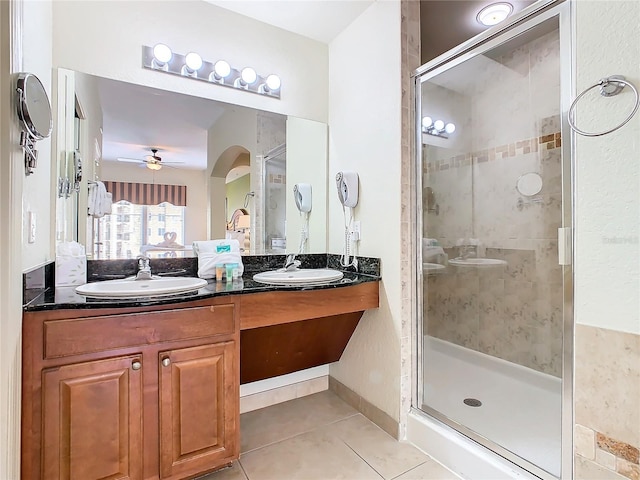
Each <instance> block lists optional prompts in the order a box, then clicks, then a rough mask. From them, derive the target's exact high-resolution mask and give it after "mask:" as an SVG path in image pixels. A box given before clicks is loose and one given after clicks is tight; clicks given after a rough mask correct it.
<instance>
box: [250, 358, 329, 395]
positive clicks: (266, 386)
mask: <svg viewBox="0 0 640 480" xmlns="http://www.w3.org/2000/svg"><path fill="white" fill-rule="evenodd" d="M325 375H329V365H320V366H319V367H313V368H308V369H306V370H300V371H299V372H293V373H289V374H287V375H281V376H279V377H274V378H267V379H266V380H259V381H257V382H252V383H245V384H244V385H240V398H242V397H246V396H247V395H255V394H256V393H260V392H266V391H267V390H273V389H274V388H280V387H285V386H287V385H293V384H294V383H300V382H304V381H305V380H311V379H313V378H318V377H323V376H325Z"/></svg>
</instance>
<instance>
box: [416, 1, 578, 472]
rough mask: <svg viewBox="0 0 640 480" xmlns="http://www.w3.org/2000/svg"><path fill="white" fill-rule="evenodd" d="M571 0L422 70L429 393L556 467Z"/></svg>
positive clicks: (567, 348)
mask: <svg viewBox="0 0 640 480" xmlns="http://www.w3.org/2000/svg"><path fill="white" fill-rule="evenodd" d="M539 3H540V2H539ZM549 6H550V5H549V3H548V4H547V7H549ZM568 8H569V7H568V5H560V6H555V7H553V8H546V9H542V10H541V9H540V8H537V9H536V8H533V9H530V10H529V11H528V12H527V11H525V12H523V14H521V16H520V18H519V19H515V20H513V21H511V23H510V24H509V25H508V28H505V29H503V31H502V32H497V33H495V34H492V35H489V34H487V35H485V36H484V37H483V38H482V39H480V40H477V41H473V40H472V41H470V42H468V45H462V46H461V47H460V48H459V49H458V50H457V51H454V52H452V54H451V55H446V54H445V55H443V56H442V57H439V58H438V59H435V60H434V61H433V62H431V63H429V64H427V65H425V66H424V67H422V68H421V69H419V71H418V74H417V77H416V83H415V89H416V90H415V94H416V105H417V110H416V123H417V125H416V133H417V142H416V147H417V152H416V153H417V157H418V158H417V160H418V161H417V165H418V167H417V171H416V179H415V180H416V182H415V184H416V186H417V191H416V194H417V195H416V197H417V204H418V205H417V206H416V224H417V227H416V229H417V232H416V234H417V237H418V242H417V244H418V245H419V248H418V250H419V251H417V252H416V257H417V264H418V266H419V267H418V273H417V288H418V292H417V298H418V305H417V312H418V326H417V332H418V337H419V341H418V343H419V347H418V359H419V360H418V366H417V370H418V371H417V374H416V377H417V385H416V387H417V388H416V394H415V398H414V402H415V404H414V406H415V408H417V409H419V410H421V411H422V412H424V413H425V414H427V415H429V416H431V417H433V418H435V419H437V420H438V421H440V422H443V423H445V424H446V425H447V426H449V427H452V428H454V429H455V430H457V431H458V432H460V433H462V434H464V435H466V436H467V437H469V438H471V439H472V440H474V441H475V442H477V443H479V444H481V445H482V446H484V447H486V448H488V449H490V450H492V451H493V452H495V453H496V454H498V455H500V456H502V457H503V458H505V459H507V460H508V461H510V462H513V463H515V464H517V465H519V466H520V467H522V468H524V469H525V470H527V471H529V472H531V473H533V474H534V475H536V476H538V477H540V478H543V479H550V478H558V477H560V476H561V474H562V470H563V468H564V469H566V468H570V466H567V465H566V462H563V461H562V453H561V452H563V448H562V444H563V434H564V436H565V437H566V436H567V435H568V436H570V435H571V426H570V421H571V411H570V407H569V406H570V405H571V403H570V400H571V399H570V398H568V399H567V395H568V396H569V397H570V391H571V390H570V386H571V381H572V380H571V373H570V372H571V362H570V360H569V361H568V359H570V358H571V334H572V327H571V324H572V311H571V310H572V309H571V302H572V293H571V292H572V282H571V270H570V266H569V265H568V263H569V260H568V255H569V253H568V252H566V251H564V248H560V249H559V239H560V247H564V245H565V244H566V241H567V239H569V241H570V234H569V232H570V229H569V228H567V227H571V205H572V202H571V182H570V179H571V162H570V158H571V157H570V149H569V145H568V144H569V143H570V142H569V141H568V138H569V134H568V131H567V127H566V122H565V119H566V115H565V114H564V112H566V104H567V100H568V98H569V94H570V93H571V92H570V91H567V88H568V82H567V79H568V78H569V77H570V74H571V72H570V70H567V65H570V50H569V49H568V48H567V47H566V45H569V44H570V42H569V39H568V37H567V30H566V27H567V25H568V19H567V16H568V13H569V12H568ZM536 10H538V11H536ZM445 57H446V58H445ZM569 250H570V249H569ZM420 267H421V268H420ZM563 390H564V393H563ZM567 428H568V431H567ZM564 441H565V442H566V441H570V440H569V439H568V438H565V439H564ZM569 450H571V449H570V448H569ZM569 453H570V452H569ZM563 464H564V465H563ZM566 471H567V470H565V472H566ZM566 478H570V477H568V476H567V477H566Z"/></svg>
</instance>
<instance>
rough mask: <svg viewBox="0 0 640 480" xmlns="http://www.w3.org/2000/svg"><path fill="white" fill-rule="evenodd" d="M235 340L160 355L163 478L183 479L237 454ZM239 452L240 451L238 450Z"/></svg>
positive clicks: (161, 467)
mask: <svg viewBox="0 0 640 480" xmlns="http://www.w3.org/2000/svg"><path fill="white" fill-rule="evenodd" d="M235 349H236V342H234V341H229V342H222V343H216V344H213V345H202V346H199V347H193V348H183V349H179V350H171V351H167V352H162V353H161V354H160V365H161V366H160V477H161V478H171V477H176V478H184V477H186V476H188V475H189V474H190V473H193V472H199V471H206V470H207V469H210V468H211V465H220V464H224V463H227V462H228V459H229V458H235V456H236V455H237V454H236V452H235V451H234V448H235V447H237V445H236V442H235V441H234V439H235V438H236V437H237V433H236V431H237V429H238V428H239V426H240V424H239V422H238V421H237V420H238V419H237V418H236V417H235V416H234V415H229V413H230V412H229V411H228V408H229V407H228V406H227V404H228V403H229V399H231V398H233V397H238V395H239V392H238V391H237V388H236V387H237V381H234V380H233V377H234V376H237V372H236V371H234V365H235V364H236V363H237V362H234V356H235ZM236 450H237V449H236Z"/></svg>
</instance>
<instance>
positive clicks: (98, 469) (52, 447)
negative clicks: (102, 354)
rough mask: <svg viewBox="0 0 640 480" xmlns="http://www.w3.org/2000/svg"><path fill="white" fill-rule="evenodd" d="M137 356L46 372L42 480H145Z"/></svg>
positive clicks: (140, 379) (138, 357)
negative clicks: (56, 479)
mask: <svg viewBox="0 0 640 480" xmlns="http://www.w3.org/2000/svg"><path fill="white" fill-rule="evenodd" d="M132 365H133V366H137V365H141V358H140V356H139V355H133V356H125V357H116V358H112V359H107V360H97V361H93V362H84V363H77V364H72V365H63V366H61V367H54V368H49V369H46V370H44V371H43V372H42V398H43V401H42V411H43V420H44V425H43V437H42V440H43V441H42V447H43V448H42V467H43V468H42V476H43V478H87V479H88V478H121V479H136V478H142V373H141V371H140V369H138V370H136V369H134V367H132Z"/></svg>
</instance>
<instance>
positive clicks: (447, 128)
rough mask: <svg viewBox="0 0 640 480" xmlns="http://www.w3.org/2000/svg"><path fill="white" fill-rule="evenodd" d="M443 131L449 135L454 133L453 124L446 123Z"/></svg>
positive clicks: (454, 127)
mask: <svg viewBox="0 0 640 480" xmlns="http://www.w3.org/2000/svg"><path fill="white" fill-rule="evenodd" d="M444 131H445V132H447V133H449V134H451V133H453V132H455V131H456V126H455V125H454V124H453V123H447V124H446V125H445V126H444Z"/></svg>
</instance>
